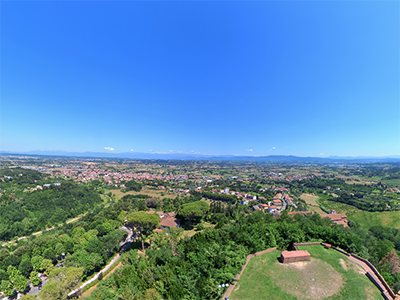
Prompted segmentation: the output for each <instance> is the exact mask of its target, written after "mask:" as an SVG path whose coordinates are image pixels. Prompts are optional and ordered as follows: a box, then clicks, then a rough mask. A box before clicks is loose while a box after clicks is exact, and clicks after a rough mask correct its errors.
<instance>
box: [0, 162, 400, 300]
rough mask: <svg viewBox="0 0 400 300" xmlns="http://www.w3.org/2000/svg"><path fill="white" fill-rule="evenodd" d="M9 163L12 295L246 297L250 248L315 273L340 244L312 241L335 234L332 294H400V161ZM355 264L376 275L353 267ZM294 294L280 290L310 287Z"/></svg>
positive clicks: (7, 252)
mask: <svg viewBox="0 0 400 300" xmlns="http://www.w3.org/2000/svg"><path fill="white" fill-rule="evenodd" d="M0 164H1V165H0V240H1V243H2V246H1V248H0V257H1V260H0V279H1V286H0V289H1V293H2V294H3V296H4V297H6V298H9V299H13V298H15V297H17V298H19V297H21V296H22V299H35V300H37V299H46V300H51V299H66V298H82V299H83V298H84V299H89V300H94V299H113V298H110V297H111V296H110V295H119V297H122V298H120V299H125V298H123V297H124V295H126V293H128V292H129V293H130V295H134V298H132V299H155V300H156V299H184V298H188V297H189V298H192V299H219V298H221V299H222V297H228V296H229V299H243V295H242V294H241V292H238V290H237V288H239V287H240V290H243V291H245V290H246V288H245V286H246V282H247V281H248V280H250V279H249V278H251V276H253V275H252V274H251V273H248V272H249V271H248V268H246V265H247V264H248V263H249V264H253V263H256V264H260V263H261V262H259V261H258V260H254V262H252V260H251V259H250V258H252V257H255V256H257V257H261V258H262V257H264V255H265V257H269V256H271V255H275V256H276V255H277V254H276V253H277V252H275V251H278V252H279V251H280V252H279V253H280V254H279V255H278V256H277V257H276V260H273V261H275V262H276V264H275V263H274V264H271V265H268V264H266V265H265V268H266V269H265V270H269V271H265V272H266V273H265V276H266V278H274V274H273V273H269V272H278V273H279V272H283V273H282V274H284V273H285V272H286V271H284V270H288V269H281V268H286V267H284V266H283V265H288V266H293V265H291V264H296V263H303V264H306V266H307V268H309V272H314V268H319V266H320V264H321V260H322V259H324V257H325V256H324V255H325V254H323V253H326V252H323V253H322V252H321V251H322V250H318V249H322V248H318V247H314V248H307V247H308V246H307V245H320V244H321V243H323V245H325V248H326V249H335V250H332V251H337V253H338V254H335V255H334V256H330V257H331V258H332V257H336V259H338V260H340V263H339V264H337V263H336V264H335V262H334V261H331V260H329V259H327V260H326V263H328V264H329V265H330V268H333V269H332V270H331V271H330V272H331V274H336V275H335V276H336V277H337V278H336V279H332V280H337V281H338V282H339V281H340V280H342V279H340V278H347V279H343V280H347V281H344V282H343V283H342V285H340V286H337V287H335V288H334V289H332V290H331V293H332V295H334V294H335V293H342V295H344V297H347V299H353V298H351V297H353V296H354V295H356V296H354V297H357V299H366V298H367V294H371V293H372V294H373V295H375V296H374V297H378V298H379V297H383V298H384V299H395V298H396V297H397V296H396V295H395V294H396V293H397V292H398V291H399V290H400V260H399V257H398V254H397V251H400V248H399V247H400V246H399V245H400V232H399V231H398V229H400V218H399V217H400V190H399V186H400V184H399V180H400V168H399V166H398V164H397V163H381V162H378V163H377V162H373V163H371V162H368V163H361V162H359V163H354V162H349V163H347V164H346V163H343V162H337V163H334V164H332V162H329V165H327V163H326V162H321V163H308V162H307V163H301V162H294V163H291V162H279V163H277V162H263V163H261V162H254V161H205V160H130V159H98V158H76V157H75V158H70V157H56V158H54V157H47V156H24V155H9V156H7V155H5V156H1V157H0ZM310 243H311V244H310ZM296 245H303V246H301V247H306V248H304V250H301V249H300V250H299V251H296ZM326 245H329V247H328V246H326ZM301 247H300V248H301ZM319 247H321V246H319ZM324 251H331V250H324ZM341 255H342V256H341ZM346 255H347V256H346ZM350 256H351V257H353V258H354V259H350V258H347V257H350ZM278 258H279V260H278ZM279 261H280V262H279ZM342 261H343V262H342ZM351 263H356V264H359V265H360V266H361V267H362V268H361V269H360V270H359V271H358V272H361V273H362V274H367V276H368V277H365V278H366V281H364V279H363V278H364V277H357V276H355V277H353V278H354V280H356V281H357V283H356V281H354V282H353V281H351V280H350V279H348V278H350V277H351V276H350V275H349V274H350V273H348V269H349V268H353V269H354V268H356V267H355V266H353V265H351ZM341 264H342V266H343V267H340V268H342V269H338V268H339V267H338V266H340V265H341ZM267 266H268V267H267ZM260 268H261V269H263V268H264V267H262V266H261V265H260ZM290 268H291V267H290ZM343 268H345V269H343ZM261 269H260V270H261ZM273 270H275V271H273ZM293 270H294V269H293ZM296 270H297V269H296ZM243 272H244V273H243ZM263 272H264V271H263ZM290 272H293V271H290ZM296 272H297V271H296ZM296 272H295V273H290V274H289V273H288V275H287V276H299V274H300V273H296ZM242 273H243V276H242ZM285 274H286V273H285ZM294 274H297V275H294ZM368 274H369V275H368ZM301 276H305V275H304V274H303V275H301ZM315 276H317V275H315ZM324 276H328V275H324ZM349 276H350V277H349ZM368 278H369V279H368ZM120 280H122V281H124V282H129V284H124V285H120V284H119V282H120ZM268 280H272V281H270V284H271V286H274V285H277V286H279V282H275V281H273V279H268ZM299 280H300V281H299V282H303V281H301V280H304V278H302V279H299ZM188 282H195V284H194V285H193V287H191V288H189V286H188ZM321 282H322V281H320V279H318V278H317V279H316V283H315V284H314V283H313V284H312V285H310V289H314V290H315V289H316V290H318V289H321V291H322V290H323V289H325V288H324V287H323V285H320V284H322V283H321ZM357 284H358V285H357ZM267 286H268V285H267ZM302 286H308V283H307V282H304V283H303V284H302ZM211 287H212V288H211ZM350 291H351V292H350ZM282 293H283V294H282V295H280V296H276V297H277V298H276V299H285V297H286V296H284V295H295V296H296V295H297V296H298V297H303V296H301V295H303V294H301V293H300V294H296V293H297V292H293V291H292V290H291V289H286V288H283V290H282ZM59 295H62V296H61V297H62V298H59ZM263 295H264V294H263ZM263 295H261V294H260V295H256V297H257V299H263V297H264V298H265V299H271V298H270V297H269V298H268V297H267V296H265V295H266V294H265V295H264V296H263ZM297 296H296V297H297ZM129 299H130V298H129ZM321 299H322V298H321ZM354 299H355V298H354ZM396 299H397V298H396Z"/></svg>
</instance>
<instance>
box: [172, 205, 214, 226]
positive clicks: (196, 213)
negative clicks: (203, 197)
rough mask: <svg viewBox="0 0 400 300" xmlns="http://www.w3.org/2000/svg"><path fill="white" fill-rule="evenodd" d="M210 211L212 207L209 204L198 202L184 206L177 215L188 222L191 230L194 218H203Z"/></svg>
mask: <svg viewBox="0 0 400 300" xmlns="http://www.w3.org/2000/svg"><path fill="white" fill-rule="evenodd" d="M209 209H210V206H209V204H208V203H207V202H205V201H196V202H192V203H186V204H183V205H182V206H181V208H180V209H179V211H178V213H177V214H178V215H179V216H181V217H183V218H184V219H186V220H187V221H188V225H189V229H191V228H192V220H193V219H194V218H201V217H202V216H204V214H205V213H206V212H207V211H208V210H209Z"/></svg>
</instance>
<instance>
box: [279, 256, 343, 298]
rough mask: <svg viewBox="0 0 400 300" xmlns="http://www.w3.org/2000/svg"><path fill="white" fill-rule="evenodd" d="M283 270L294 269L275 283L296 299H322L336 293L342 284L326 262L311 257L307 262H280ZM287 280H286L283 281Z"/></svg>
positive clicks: (338, 274) (339, 277)
mask: <svg viewBox="0 0 400 300" xmlns="http://www.w3.org/2000/svg"><path fill="white" fill-rule="evenodd" d="M282 267H283V268H284V269H286V270H285V271H284V272H285V273H286V271H289V270H288V269H291V270H292V271H295V273H294V274H293V273H292V274H293V276H288V277H286V278H287V279H286V280H279V281H278V282H277V283H276V285H277V286H279V287H280V288H282V290H284V291H285V292H286V293H288V294H290V295H293V296H295V297H296V298H297V299H323V298H326V297H329V296H332V295H335V294H336V293H338V292H339V291H340V289H341V287H342V285H343V279H342V276H341V275H340V273H339V272H338V271H336V270H335V269H334V268H333V267H332V266H331V265H329V264H328V263H326V262H324V261H322V260H319V259H316V258H314V259H313V258H312V259H311V261H308V262H295V263H288V264H282ZM285 281H287V282H285Z"/></svg>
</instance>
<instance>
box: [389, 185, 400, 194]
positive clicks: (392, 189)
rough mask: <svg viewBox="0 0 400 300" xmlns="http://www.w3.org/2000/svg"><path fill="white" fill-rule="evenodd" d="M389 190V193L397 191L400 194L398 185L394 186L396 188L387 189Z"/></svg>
mask: <svg viewBox="0 0 400 300" xmlns="http://www.w3.org/2000/svg"><path fill="white" fill-rule="evenodd" d="M387 191H388V192H389V193H392V192H393V193H397V194H400V189H399V188H398V187H397V186H396V187H394V188H391V189H387Z"/></svg>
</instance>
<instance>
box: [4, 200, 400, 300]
mask: <svg viewBox="0 0 400 300" xmlns="http://www.w3.org/2000/svg"><path fill="white" fill-rule="evenodd" d="M186 198H187V199H188V201H189V200H190V202H188V203H194V204H195V203H196V202H195V201H193V200H195V197H186ZM165 200H166V199H165ZM143 201H144V199H138V198H133V197H126V198H125V199H124V200H123V201H121V203H120V202H118V203H115V204H114V205H112V206H111V207H109V208H106V209H103V210H101V211H100V210H99V211H98V212H97V213H96V214H95V213H91V214H88V215H87V216H85V217H84V218H83V220H82V222H81V221H80V224H79V226H77V225H76V226H74V227H73V226H72V225H67V227H66V228H68V231H66V232H63V233H62V232H61V231H59V232H58V233H57V238H55V241H54V242H52V244H53V248H52V249H53V250H52V251H53V252H55V255H57V250H56V249H57V247H58V248H60V249H65V251H67V252H68V254H67V258H66V268H71V267H75V268H77V267H80V268H82V269H83V270H82V271H81V272H82V274H83V275H82V276H83V279H84V278H87V277H88V276H90V275H91V274H92V272H94V271H96V270H98V268H99V266H101V265H102V264H104V261H105V260H106V258H107V257H108V255H109V254H106V252H104V249H103V247H105V246H104V244H102V243H104V241H103V238H104V237H107V236H109V235H110V234H111V233H112V232H113V231H112V230H113V229H112V226H110V228H109V229H108V230H110V231H108V230H106V228H107V227H108V225H106V226H105V224H107V223H110V224H112V225H117V222H119V224H121V225H122V223H123V222H124V220H123V219H124V218H123V216H124V214H126V213H130V212H132V211H140V210H141V209H142V208H143V209H144V210H146V209H147V207H145V206H144V204H145V201H144V202H143ZM176 201H178V200H176ZM185 202H187V201H186V200H185V199H180V207H181V208H185V207H186V206H185ZM142 205H143V206H142ZM161 205H164V203H162V204H161ZM167 205H170V203H168V204H167ZM246 209H247V208H246V207H243V206H238V205H226V204H222V203H221V202H215V203H212V204H211V206H210V209H209V210H208V211H206V212H205V213H204V217H203V218H202V219H197V220H196V223H197V226H196V228H197V230H198V232H197V233H196V234H195V235H194V236H193V237H191V238H184V235H183V229H181V228H178V229H175V228H174V229H171V231H170V232H168V231H167V230H165V231H163V232H161V233H157V234H156V233H152V234H151V235H150V236H149V237H150V239H149V240H148V242H149V243H150V244H148V243H146V244H145V246H146V252H145V253H146V254H145V256H144V255H143V254H139V253H138V252H137V249H131V250H129V251H128V252H127V253H126V254H125V255H124V257H123V266H122V267H121V268H119V269H118V270H117V271H116V272H114V273H113V274H112V275H110V276H109V277H107V279H105V280H102V281H100V284H99V285H98V287H97V288H96V290H95V291H94V292H93V293H92V294H91V296H90V297H89V298H88V299H90V300H109V299H115V300H120V299H138V300H139V299H218V298H219V297H220V295H221V290H220V289H219V288H218V285H220V284H221V283H226V282H231V281H232V280H233V278H234V276H235V275H236V274H237V273H238V272H239V270H240V269H241V267H242V266H243V264H244V262H245V258H246V256H247V255H248V254H250V253H254V252H257V251H261V250H264V249H267V248H270V247H273V246H277V247H278V248H279V249H288V248H290V247H291V245H292V244H293V243H295V242H307V241H325V242H328V243H331V244H333V245H335V246H338V247H340V248H342V249H344V250H346V251H349V252H352V253H355V254H358V255H360V256H362V257H364V258H366V259H368V260H369V261H371V263H373V264H374V265H375V266H376V267H377V268H378V270H380V272H381V273H382V275H383V276H384V277H385V279H386V280H387V282H388V283H389V284H390V285H391V286H392V288H393V289H394V290H395V291H397V290H399V289H400V264H399V258H398V256H397V251H399V250H400V231H399V230H397V229H392V228H387V227H382V226H375V227H371V228H370V229H369V230H364V229H361V228H358V227H355V226H353V227H348V228H343V227H342V226H339V225H335V224H331V223H330V222H329V220H328V219H321V218H320V216H319V215H316V214H315V215H312V216H302V215H296V216H294V217H293V218H292V217H289V216H288V215H287V214H282V215H280V216H278V217H273V216H272V215H270V214H267V213H263V212H260V211H256V212H250V211H248V210H246ZM121 217H122V218H121ZM203 221H208V222H211V223H214V224H216V226H215V228H205V229H204V227H203V226H200V225H201V222H203ZM199 222H200V223H199ZM100 232H101V233H100ZM35 240H36V243H37V242H38V241H40V238H36V239H33V240H30V241H27V242H26V244H20V245H19V247H18V248H14V249H9V248H3V249H1V250H0V254H2V255H3V257H8V258H7V259H8V261H7V262H4V263H3V268H4V267H5V266H6V265H9V264H12V265H13V266H15V267H16V268H17V269H18V270H20V272H21V273H22V272H23V270H25V268H26V265H28V266H29V263H22V261H23V259H22V258H23V257H24V258H25V259H28V258H29V259H30V260H31V263H32V265H33V262H35V263H36V259H37V258H34V259H33V257H34V256H36V255H37V253H40V254H39V256H41V257H43V258H44V259H46V258H47V257H49V251H48V250H47V249H46V247H43V248H40V249H41V250H40V251H39V250H34V249H35V247H33V246H31V245H33V244H34V242H35ZM43 240H46V239H43ZM48 240H49V241H51V239H48ZM112 244H113V243H111V245H112ZM114 244H115V243H114ZM25 247H26V248H25ZM62 247H64V248H62ZM20 248H22V249H20ZM140 248H141V247H140ZM27 249H30V250H27ZM59 251H60V250H59ZM69 251H71V252H69ZM101 251H103V252H102V253H100V252H101ZM50 252H51V251H50ZM4 253H5V254H7V255H8V256H7V255H5V254H4ZM110 253H111V252H110ZM24 254H25V256H24ZM85 255H86V256H85ZM89 258H90V259H89ZM62 269H65V268H62ZM3 270H4V269H3ZM28 270H30V269H28ZM43 270H44V271H45V272H46V269H43ZM65 270H67V269H65ZM33 271H35V268H33ZM51 272H52V271H50V273H49V274H50V275H51ZM0 273H2V276H3V277H2V278H3V280H5V283H4V286H5V287H6V283H7V282H9V281H7V280H10V276H9V274H8V273H7V271H6V270H4V271H3V272H1V271H0ZM23 274H28V272H27V271H24V273H23ZM7 276H8V277H7ZM45 287H46V285H45ZM51 288H52V285H49V286H48V287H46V289H48V290H49V291H48V293H47V294H46V295H47V298H46V300H52V299H57V298H51V297H50V296H49V295H51V293H50V289H51ZM53 288H55V287H53ZM40 295H44V293H41V294H40ZM41 297H43V296H41ZM33 299H35V298H33ZM40 299H44V298H40Z"/></svg>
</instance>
